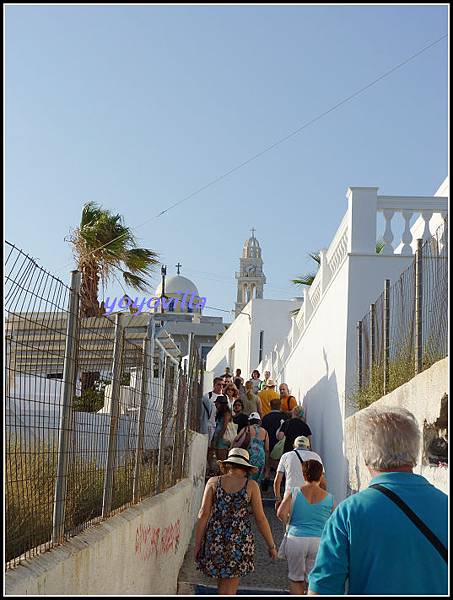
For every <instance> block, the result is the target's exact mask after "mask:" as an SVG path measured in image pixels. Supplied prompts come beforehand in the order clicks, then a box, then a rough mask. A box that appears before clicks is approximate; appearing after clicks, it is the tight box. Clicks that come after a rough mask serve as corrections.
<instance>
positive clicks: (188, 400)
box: [181, 333, 193, 475]
mask: <svg viewBox="0 0 453 600" xmlns="http://www.w3.org/2000/svg"><path fill="white" fill-rule="evenodd" d="M192 355H193V333H189V350H188V356H189V361H188V364H187V398H186V406H185V412H184V440H183V450H182V461H181V468H182V473H183V475H184V473H185V467H186V461H187V442H188V439H189V419H190V403H191V395H192V370H193V356H192Z"/></svg>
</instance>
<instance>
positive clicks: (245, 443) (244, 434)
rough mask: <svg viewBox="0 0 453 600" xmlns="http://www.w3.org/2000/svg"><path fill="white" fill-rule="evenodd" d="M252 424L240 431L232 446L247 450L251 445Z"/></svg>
mask: <svg viewBox="0 0 453 600" xmlns="http://www.w3.org/2000/svg"><path fill="white" fill-rule="evenodd" d="M250 439H251V436H250V426H249V425H247V427H244V428H243V429H242V430H241V432H240V433H238V435H237V436H236V437H235V438H234V440H233V444H232V447H233V448H243V449H244V450H247V448H248V447H249V446H250Z"/></svg>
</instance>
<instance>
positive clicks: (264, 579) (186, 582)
mask: <svg viewBox="0 0 453 600" xmlns="http://www.w3.org/2000/svg"><path fill="white" fill-rule="evenodd" d="M273 496H274V494H273V492H272V491H269V492H267V493H265V494H264V498H263V500H264V510H265V513H266V516H267V519H268V521H269V525H270V527H271V529H272V532H273V534H274V539H275V543H276V544H277V547H278V546H279V545H280V542H281V540H282V538H283V532H284V529H283V525H282V523H281V522H280V521H279V520H278V519H277V517H276V515H275V510H274V500H273ZM252 521H253V517H252ZM254 529H255V548H256V552H255V571H254V573H250V574H249V575H246V576H245V577H242V578H241V581H240V584H239V590H238V593H239V594H249V595H261V596H264V595H269V596H274V595H276V594H288V591H287V590H288V567H287V563H286V561H285V560H280V559H278V558H277V559H275V560H274V561H273V560H271V559H270V558H269V556H268V553H267V547H266V544H265V542H264V540H263V538H262V536H261V534H260V533H259V531H258V529H257V528H256V526H255V527H254ZM194 537H195V536H194V535H192V539H191V542H190V545H189V548H188V550H187V553H186V556H185V558H184V563H183V565H182V568H181V571H180V573H179V586H178V593H179V594H196V595H198V594H216V580H214V579H212V578H211V577H207V576H206V575H204V574H203V573H202V572H201V571H198V570H197V569H196V566H195V562H194V560H193V544H194Z"/></svg>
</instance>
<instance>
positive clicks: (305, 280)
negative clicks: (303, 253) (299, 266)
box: [291, 252, 321, 286]
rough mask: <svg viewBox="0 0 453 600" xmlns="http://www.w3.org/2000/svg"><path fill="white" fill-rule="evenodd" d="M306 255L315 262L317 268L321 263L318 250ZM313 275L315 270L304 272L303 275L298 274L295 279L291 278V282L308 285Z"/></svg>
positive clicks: (313, 277) (314, 275)
mask: <svg viewBox="0 0 453 600" xmlns="http://www.w3.org/2000/svg"><path fill="white" fill-rule="evenodd" d="M308 256H309V257H310V258H312V259H313V260H314V261H315V262H316V263H317V265H318V269H319V266H320V264H321V256H320V254H319V252H309V254H308ZM315 277H316V272H315V273H306V274H305V275H299V276H298V277H297V279H291V283H294V285H308V286H310V285H311V284H312V283H313V281H314V279H315Z"/></svg>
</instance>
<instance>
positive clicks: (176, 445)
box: [171, 366, 184, 485]
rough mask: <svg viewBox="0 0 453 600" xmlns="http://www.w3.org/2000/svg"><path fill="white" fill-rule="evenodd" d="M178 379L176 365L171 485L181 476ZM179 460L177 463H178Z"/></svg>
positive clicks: (179, 391) (178, 372)
mask: <svg viewBox="0 0 453 600" xmlns="http://www.w3.org/2000/svg"><path fill="white" fill-rule="evenodd" d="M180 381H181V368H180V366H178V367H176V368H175V370H174V383H173V386H174V394H175V397H176V412H175V419H174V432H173V456H172V460H171V474H172V475H171V476H172V483H173V485H174V484H175V483H176V481H177V480H178V479H180V478H181V472H180V469H179V468H178V467H179V466H180V462H181V461H180V460H179V458H180V457H181V455H182V439H181V438H182V436H183V435H184V428H183V419H182V418H181V417H183V416H184V415H183V414H182V407H181V390H180ZM178 462H179V465H178Z"/></svg>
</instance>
